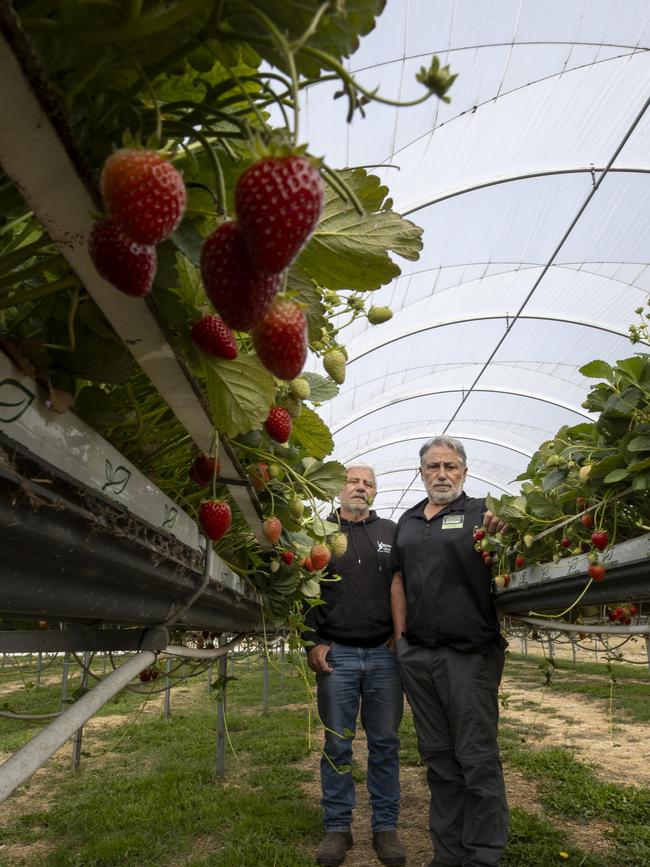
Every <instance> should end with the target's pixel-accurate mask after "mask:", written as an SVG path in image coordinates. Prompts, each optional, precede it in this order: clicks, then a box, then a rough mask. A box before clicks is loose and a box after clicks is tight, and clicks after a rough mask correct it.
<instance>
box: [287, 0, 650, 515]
mask: <svg viewBox="0 0 650 867" xmlns="http://www.w3.org/2000/svg"><path fill="white" fill-rule="evenodd" d="M649 46H650V7H649V6H648V4H647V3H645V2H641V0H640V2H631V0H630V2H626V3H614V2H611V0H600V2H594V0H570V2H564V0H554V2H549V3H539V2H537V0H502V2H498V3H496V2H493V0H475V2H474V0H472V2H469V0H457V2H454V0H435V2H432V0H389V2H388V3H387V5H386V9H385V10H384V12H383V14H382V15H381V16H380V17H379V19H378V21H377V26H376V28H375V30H374V31H373V32H372V33H370V34H369V35H368V36H367V37H365V38H364V39H363V40H362V41H361V46H360V48H359V50H358V51H357V52H356V53H355V54H354V55H353V57H352V59H351V62H350V63H349V70H350V72H351V73H353V74H354V76H355V77H356V78H357V79H358V80H359V81H360V82H362V83H363V84H364V86H366V87H367V88H369V89H375V88H378V89H379V92H380V93H381V95H382V96H384V97H388V98H390V99H393V100H396V101H407V100H413V99H416V98H417V97H418V96H419V95H420V87H421V86H420V85H418V84H417V82H416V79H415V76H416V73H417V72H418V70H419V69H420V68H421V67H422V66H426V65H427V63H428V60H429V58H430V56H431V55H432V54H437V55H438V56H439V57H440V61H441V63H442V64H449V65H450V67H451V71H452V72H453V73H457V74H458V78H457V80H456V81H455V83H454V84H453V86H452V88H451V90H450V92H449V95H450V97H451V102H450V103H449V104H445V103H444V102H443V101H440V100H433V101H432V100H428V101H426V102H424V103H422V104H421V105H418V106H413V107H406V108H404V107H402V108H394V107H392V106H388V105H383V104H378V103H372V104H370V105H369V106H367V107H366V109H365V117H359V116H357V117H356V118H355V120H354V121H353V123H352V124H350V125H348V126H347V127H346V128H345V131H344V134H343V135H340V134H337V136H336V137H333V136H332V135H331V130H332V129H336V130H337V131H340V130H341V129H342V128H343V120H344V107H343V106H342V105H341V104H340V101H338V100H335V99H333V98H332V97H333V95H334V92H333V90H334V89H333V88H330V87H329V86H328V85H319V86H318V87H315V88H312V89H311V90H309V91H308V92H307V93H306V95H305V97H304V106H303V115H304V120H303V124H304V126H303V136H304V138H305V140H306V141H308V142H309V147H310V150H311V151H312V152H313V153H315V154H318V153H323V154H326V155H327V159H328V162H329V163H330V164H331V165H336V166H346V165H349V166H355V165H364V166H373V167H374V168H373V171H375V172H376V173H377V174H378V175H379V176H380V177H381V179H382V181H383V182H384V183H386V184H387V185H388V186H389V189H390V194H391V196H392V197H393V199H394V203H395V204H394V207H395V209H396V210H397V211H398V212H400V213H402V214H404V215H408V216H409V217H410V219H412V220H413V221H414V222H415V223H417V224H418V225H419V226H421V227H422V228H423V230H424V234H423V244H424V246H423V250H422V254H421V256H420V258H419V260H418V261H416V262H405V261H404V260H399V264H400V267H401V270H402V273H401V276H399V277H398V278H397V279H396V280H394V281H393V282H392V283H391V284H390V285H387V286H384V287H382V288H381V289H379V290H377V291H376V292H375V293H374V294H373V298H372V303H373V304H376V305H384V304H387V305H390V307H391V308H392V309H393V311H394V316H393V319H392V320H391V321H390V322H389V323H387V324H385V325H382V326H381V327H373V326H371V325H369V324H368V322H367V320H366V319H365V318H364V319H360V320H356V321H355V322H354V323H353V324H352V325H350V326H349V327H347V328H346V329H345V330H344V332H343V334H342V337H343V342H344V343H345V345H346V349H347V351H348V354H349V363H348V368H347V378H346V381H345V384H344V385H343V386H342V387H341V390H340V393H339V395H338V396H337V397H336V398H334V399H333V400H332V401H330V402H329V403H328V404H327V405H326V406H324V407H323V408H322V410H321V411H322V413H323V417H324V419H325V421H326V422H327V423H328V425H329V426H330V428H331V430H332V432H333V433H334V438H335V444H336V450H335V457H336V458H338V459H339V460H341V461H343V462H349V461H351V460H359V461H363V462H367V463H370V464H372V465H373V466H375V468H376V472H377V476H378V487H379V495H378V497H377V499H376V501H375V507H376V508H377V509H378V511H379V512H380V513H381V514H383V515H385V516H391V515H392V516H393V517H397V516H398V515H399V514H400V513H401V512H402V511H403V509H404V508H407V507H408V506H410V505H412V504H413V503H415V502H416V501H417V500H418V499H420V498H421V497H422V496H423V488H422V485H421V482H420V480H419V478H418V475H417V471H416V469H417V466H418V449H419V447H420V446H421V445H422V443H423V442H424V441H425V440H427V439H429V438H430V437H431V436H434V435H437V434H442V433H445V434H448V435H451V436H454V437H457V438H459V439H460V440H461V441H462V442H463V443H464V445H465V448H466V450H467V453H468V466H469V472H468V479H467V484H466V490H467V492H468V493H469V494H470V495H473V496H481V495H484V494H485V493H487V492H490V493H492V494H493V495H495V496H500V495H501V494H502V493H504V492H508V493H515V492H516V491H517V490H518V489H519V483H518V482H516V481H515V478H516V476H517V475H518V474H520V473H521V472H522V471H523V470H524V469H525V467H526V466H527V464H528V461H529V459H530V456H531V455H532V454H533V453H534V451H535V450H536V448H537V447H538V446H539V445H540V444H541V443H542V442H543V441H544V440H546V439H549V438H551V437H552V436H553V435H554V434H555V433H556V432H557V431H558V430H559V428H560V427H562V426H563V425H574V424H578V423H580V422H581V421H584V420H592V419H593V416H591V415H590V414H589V413H588V412H587V410H586V409H584V408H583V407H582V405H581V404H582V402H583V401H584V399H585V396H586V393H587V391H588V390H589V388H590V386H591V385H592V384H593V381H590V380H588V379H586V378H585V377H584V376H583V375H582V374H581V373H580V372H579V368H580V367H581V366H582V365H583V364H585V363H587V362H588V361H591V360H592V359H595V358H601V359H604V360H607V361H609V362H610V363H613V362H614V361H616V360H618V359H620V358H625V357H628V356H630V355H632V354H633V352H634V348H633V347H632V346H631V344H630V341H629V337H628V329H629V326H630V325H631V324H633V323H634V322H635V321H636V318H637V317H636V315H635V309H636V308H638V307H639V306H641V305H643V304H644V303H645V302H646V301H647V299H648V294H649V290H650V271H649V269H648V264H649V258H648V257H649V255H650V253H649V251H650V221H649V220H648V209H647V201H648V198H649V197H650V176H649V174H648V172H649V171H650V162H649V161H648V152H649V144H650V141H649V139H650V120H649V118H650V113H649V112H648V104H649V101H650V100H649V94H650V54H649V53H648V48H649ZM644 348H645V347H644Z"/></svg>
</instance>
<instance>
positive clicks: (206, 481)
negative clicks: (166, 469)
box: [189, 454, 219, 488]
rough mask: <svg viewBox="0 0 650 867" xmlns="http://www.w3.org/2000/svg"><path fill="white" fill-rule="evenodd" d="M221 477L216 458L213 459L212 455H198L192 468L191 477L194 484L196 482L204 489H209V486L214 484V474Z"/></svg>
mask: <svg viewBox="0 0 650 867" xmlns="http://www.w3.org/2000/svg"><path fill="white" fill-rule="evenodd" d="M215 470H216V473H217V475H219V464H218V462H217V461H215V459H214V458H211V457H210V455H203V454H201V455H198V456H197V457H196V458H194V462H193V463H192V466H191V467H190V472H189V476H190V479H192V481H193V482H196V484H197V485H200V486H201V487H202V488H207V487H208V485H211V484H212V477H213V476H214V473H215Z"/></svg>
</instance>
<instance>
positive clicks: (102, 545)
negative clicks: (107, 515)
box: [0, 497, 262, 633]
mask: <svg viewBox="0 0 650 867" xmlns="http://www.w3.org/2000/svg"><path fill="white" fill-rule="evenodd" d="M62 505H63V508H52V507H48V506H40V507H39V508H36V509H35V508H33V507H32V506H31V505H30V504H29V503H28V501H27V500H26V499H23V498H16V501H15V502H14V503H13V504H12V503H11V502H10V501H9V498H5V497H2V498H0V615H2V616H3V617H5V618H10V619H11V618H15V619H18V620H19V619H41V618H45V619H49V620H57V619H60V620H63V621H69V620H77V621H83V622H84V623H86V624H93V625H99V624H101V623H107V624H108V623H111V624H124V625H137V626H158V625H161V624H168V623H169V621H171V622H173V623H175V622H176V620H175V618H174V613H175V612H176V611H178V610H181V609H182V607H183V605H184V604H185V603H186V602H187V600H189V599H190V598H191V597H192V595H193V594H194V593H195V592H196V591H197V590H198V589H199V588H200V587H201V584H202V582H203V575H202V573H201V571H200V569H194V568H192V567H191V566H188V565H186V564H183V563H180V562H178V561H177V560H175V559H173V558H172V557H171V556H170V554H169V552H168V551H166V550H165V543H166V542H167V543H168V542H169V541H172V542H173V544H174V546H176V547H177V546H178V545H179V543H178V541H177V540H175V539H172V538H171V537H170V538H169V539H168V540H166V539H165V538H164V536H163V535H162V534H160V535H159V538H158V545H157V546H156V547H153V546H152V545H151V544H150V543H149V544H147V543H146V542H145V541H144V540H142V539H139V538H136V537H135V536H134V535H124V536H116V535H115V534H114V533H112V532H109V531H108V530H102V528H101V527H100V526H97V527H95V528H93V526H92V525H90V524H89V523H88V521H87V520H86V519H85V518H84V516H82V515H80V514H79V513H78V510H75V507H74V505H73V504H71V507H70V508H67V507H66V506H65V503H64V504H62ZM187 553H188V555H190V556H194V557H196V552H195V551H193V550H191V549H187ZM225 580H226V576H225V575H224V582H225ZM178 623H179V625H182V626H185V627H193V628H197V627H198V628H204V629H210V630H211V631H214V632H220V633H221V632H255V631H259V630H260V629H261V628H262V616H261V608H260V604H259V602H258V601H256V600H255V599H252V598H247V597H245V596H243V595H242V594H240V593H237V592H235V591H234V590H231V589H230V588H228V587H227V586H225V583H224V584H222V583H221V582H220V581H219V579H218V577H217V578H216V579H213V580H211V581H210V582H209V583H208V584H207V586H206V588H205V590H204V591H203V593H202V594H201V596H200V597H199V598H198V599H197V600H196V601H195V602H194V603H193V604H192V605H190V607H189V608H188V609H187V610H186V611H184V612H183V613H182V615H181V617H180V619H179V620H178Z"/></svg>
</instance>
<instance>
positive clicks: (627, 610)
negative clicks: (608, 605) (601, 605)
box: [608, 602, 639, 626]
mask: <svg viewBox="0 0 650 867" xmlns="http://www.w3.org/2000/svg"><path fill="white" fill-rule="evenodd" d="M638 613H639V609H638V608H637V606H636V605H633V604H632V603H631V602H626V603H624V604H623V605H617V606H616V607H615V608H612V609H611V610H610V611H609V615H608V616H609V619H610V620H611V621H612V622H613V623H620V624H621V625H622V626H629V625H630V623H631V622H632V618H633V617H636V616H637V614H638Z"/></svg>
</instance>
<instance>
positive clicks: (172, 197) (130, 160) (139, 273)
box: [88, 148, 187, 298]
mask: <svg viewBox="0 0 650 867" xmlns="http://www.w3.org/2000/svg"><path fill="white" fill-rule="evenodd" d="M100 190H101V194H102V199H103V202H104V207H105V209H106V213H107V214H108V216H107V217H106V218H104V219H101V220H98V221H97V222H96V223H95V224H94V226H93V228H92V230H91V232H90V238H89V241H88V252H89V253H90V257H91V259H92V261H93V263H94V265H95V268H96V269H97V271H98V272H99V274H101V276H102V277H103V278H104V279H105V280H108V282H109V283H111V284H112V285H113V286H115V288H116V289H119V290H120V291H121V292H124V293H126V294H127V295H133V296H135V297H138V298H141V297H143V296H144V295H148V294H149V292H150V291H151V286H152V284H153V280H154V277H155V275H156V244H160V243H161V242H162V241H165V240H166V239H167V238H169V236H170V235H171V234H172V232H173V231H174V230H175V229H176V228H177V227H178V225H179V223H180V221H181V220H182V218H183V214H184V213H185V205H186V202H187V192H186V189H185V184H184V183H183V178H182V177H181V175H180V174H179V172H178V171H177V170H176V169H175V168H174V166H173V165H172V164H171V163H170V162H169V160H167V159H165V157H163V156H161V155H160V154H159V153H157V152H156V151H151V150H136V149H133V148H121V149H120V150H117V151H115V153H113V154H112V155H111V156H110V157H109V158H108V159H107V160H106V162H105V163H104V167H103V169H102V174H101V178H100Z"/></svg>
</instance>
